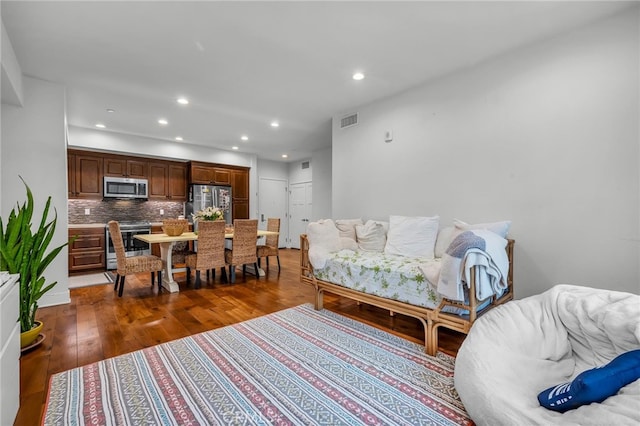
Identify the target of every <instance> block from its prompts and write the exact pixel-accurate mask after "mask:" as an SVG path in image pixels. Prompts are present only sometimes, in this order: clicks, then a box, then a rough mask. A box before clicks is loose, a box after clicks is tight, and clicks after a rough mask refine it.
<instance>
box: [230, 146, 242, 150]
mask: <svg viewBox="0 0 640 426" xmlns="http://www.w3.org/2000/svg"><path fill="white" fill-rule="evenodd" d="M231 149H235V150H238V149H240V148H238V147H237V146H232V147H231Z"/></svg>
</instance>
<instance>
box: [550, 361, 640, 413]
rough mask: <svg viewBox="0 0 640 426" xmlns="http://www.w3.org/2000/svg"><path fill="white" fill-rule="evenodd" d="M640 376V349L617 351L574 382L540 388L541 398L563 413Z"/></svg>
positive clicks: (615, 389) (606, 395) (609, 394)
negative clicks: (605, 362)
mask: <svg viewBox="0 0 640 426" xmlns="http://www.w3.org/2000/svg"><path fill="white" fill-rule="evenodd" d="M638 379H640V349H637V350H633V351H629V352H625V353H623V354H621V355H618V356H617V357H615V358H614V359H613V360H612V361H611V362H610V363H609V364H607V365H605V366H604V367H598V368H593V369H591V370H587V371H583V372H582V373H580V374H579V375H578V376H577V377H576V378H575V379H573V381H572V382H567V383H562V384H559V385H557V386H552V387H550V388H549V389H546V390H544V391H542V392H540V394H538V402H540V405H542V406H543V407H545V408H548V409H550V410H554V411H558V412H560V413H564V412H565V411H567V410H573V409H574V408H578V407H579V406H581V405H586V404H591V403H592V402H602V401H604V400H605V399H607V398H608V397H610V396H612V395H615V394H616V393H618V391H619V390H620V388H623V387H624V386H626V385H628V384H629V383H632V382H634V381H636V380H638Z"/></svg>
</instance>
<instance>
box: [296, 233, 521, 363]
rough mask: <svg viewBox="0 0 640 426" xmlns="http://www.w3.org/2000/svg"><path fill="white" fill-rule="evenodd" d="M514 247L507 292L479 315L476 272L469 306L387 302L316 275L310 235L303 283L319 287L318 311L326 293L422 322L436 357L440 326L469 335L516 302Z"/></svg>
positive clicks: (304, 247) (303, 251)
mask: <svg viewBox="0 0 640 426" xmlns="http://www.w3.org/2000/svg"><path fill="white" fill-rule="evenodd" d="M514 245H515V241H514V240H511V239H510V240H507V247H506V251H507V256H508V258H509V273H508V276H507V285H508V287H507V291H506V292H505V293H504V294H503V295H502V296H501V297H499V298H496V297H495V296H493V297H492V298H491V303H490V304H489V305H487V306H486V307H485V308H483V309H482V310H481V311H479V312H478V311H477V308H478V306H479V305H480V304H481V302H479V301H478V300H476V297H475V294H476V283H475V273H471V283H469V284H470V286H469V295H470V300H469V304H468V305H466V304H464V303H463V302H457V301H453V300H449V299H443V300H442V302H441V303H440V305H439V306H438V307H437V308H435V309H432V308H425V307H423V306H416V305H411V304H409V303H405V302H399V301H397V300H392V299H386V298H384V297H380V296H375V295H372V294H367V293H363V292H361V291H358V290H354V289H351V288H347V287H343V286H341V285H338V284H334V283H331V282H328V281H323V280H319V279H317V278H316V277H315V276H314V275H313V267H312V266H311V262H310V261H309V240H308V239H307V235H306V234H302V235H300V281H301V282H302V283H307V284H310V285H311V286H313V287H314V288H315V290H316V295H315V303H314V305H315V309H316V310H320V309H322V307H323V294H324V292H328V293H331V294H336V295H338V296H343V297H347V298H349V299H353V300H356V301H357V302H362V303H368V304H370V305H374V306H377V307H379V308H383V309H388V310H389V311H390V312H391V314H392V315H393V314H394V313H399V314H403V315H407V316H410V317H413V318H416V319H418V320H419V321H420V322H421V323H422V326H423V327H424V333H425V334H424V341H425V350H426V352H427V354H429V355H435V354H436V352H437V350H438V329H439V328H440V327H444V328H448V329H451V330H455V331H459V332H461V333H464V334H468V333H469V330H470V329H471V326H472V325H473V322H474V321H475V320H476V319H477V318H478V317H479V316H480V315H482V314H483V313H485V312H487V311H489V310H490V309H492V308H494V307H496V306H498V305H502V304H503V303H505V302H508V301H509V300H512V299H513V247H514ZM446 306H452V307H456V308H462V309H466V310H468V311H469V315H466V316H461V315H456V314H451V313H446V312H443V311H442V310H443V308H445V307H446Z"/></svg>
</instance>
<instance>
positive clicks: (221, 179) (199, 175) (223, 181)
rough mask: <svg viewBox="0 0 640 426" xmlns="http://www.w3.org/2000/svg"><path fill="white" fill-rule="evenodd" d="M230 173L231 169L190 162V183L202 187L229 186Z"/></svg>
mask: <svg viewBox="0 0 640 426" xmlns="http://www.w3.org/2000/svg"><path fill="white" fill-rule="evenodd" d="M231 173H232V169H229V168H226V167H220V166H217V165H215V164H209V163H199V162H195V161H192V162H191V168H190V176H191V179H190V181H191V183H199V184H203V185H231Z"/></svg>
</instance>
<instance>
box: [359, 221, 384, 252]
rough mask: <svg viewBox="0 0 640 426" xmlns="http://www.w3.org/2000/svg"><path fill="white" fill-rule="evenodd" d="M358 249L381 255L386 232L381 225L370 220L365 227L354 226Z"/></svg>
mask: <svg viewBox="0 0 640 426" xmlns="http://www.w3.org/2000/svg"><path fill="white" fill-rule="evenodd" d="M356 238H357V242H358V248H359V249H360V250H364V251H374V252H378V253H382V251H383V250H384V246H385V244H386V242H387V236H386V232H385V231H384V227H383V226H382V224H380V223H377V222H374V221H372V220H370V221H367V223H366V224H365V225H357V226H356Z"/></svg>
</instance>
